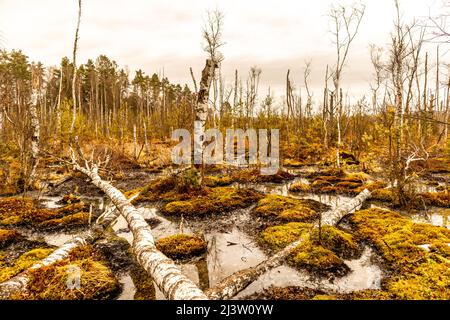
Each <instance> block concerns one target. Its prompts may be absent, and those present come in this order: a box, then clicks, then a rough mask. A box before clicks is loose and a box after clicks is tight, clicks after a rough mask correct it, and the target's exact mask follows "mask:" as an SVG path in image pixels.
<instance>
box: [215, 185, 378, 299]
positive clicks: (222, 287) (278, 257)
mask: <svg viewBox="0 0 450 320" xmlns="http://www.w3.org/2000/svg"><path fill="white" fill-rule="evenodd" d="M370 196H371V193H370V191H369V190H367V189H364V191H362V192H361V193H360V194H359V195H358V196H356V197H355V198H353V199H352V200H350V201H349V202H347V203H345V204H343V205H342V206H340V207H338V208H336V209H335V210H332V211H329V212H327V213H325V214H323V215H325V216H326V217H329V218H327V219H326V220H324V221H322V224H330V225H335V224H337V223H339V221H340V220H341V219H342V218H343V217H345V216H346V215H347V214H350V213H352V212H353V211H354V210H357V209H358V208H359V207H361V205H362V204H363V202H364V201H365V200H366V199H368V198H369V197H370ZM302 241H303V239H300V240H297V241H295V242H293V243H291V244H290V245H288V246H287V247H285V248H284V249H283V250H281V251H280V252H278V253H276V254H275V255H273V256H271V257H270V258H269V259H267V260H264V261H263V262H261V263H259V264H258V265H257V266H255V267H251V268H248V269H245V270H241V271H238V272H236V273H234V274H232V275H230V276H229V277H226V278H225V279H223V280H222V281H220V282H219V283H218V284H217V285H216V286H215V287H214V288H211V289H210V290H208V291H207V292H206V295H207V296H208V297H209V299H212V300H223V299H230V298H232V297H234V296H235V295H237V294H238V293H239V292H241V291H242V290H244V289H245V288H247V287H248V286H249V285H250V284H251V283H252V282H254V281H255V280H257V279H258V278H259V276H261V275H262V274H264V273H265V272H267V271H269V270H270V269H273V268H276V267H278V266H280V265H281V264H282V263H283V261H284V259H286V257H287V256H289V254H290V253H291V252H292V251H293V250H294V249H295V248H296V247H297V246H298V245H300V244H301V243H302Z"/></svg>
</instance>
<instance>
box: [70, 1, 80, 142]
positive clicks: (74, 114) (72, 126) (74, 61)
mask: <svg viewBox="0 0 450 320" xmlns="http://www.w3.org/2000/svg"><path fill="white" fill-rule="evenodd" d="M80 21H81V0H78V18H77V27H76V30H75V40H74V42H73V55H72V64H73V78H72V103H73V106H72V123H71V124H70V134H73V131H74V129H75V121H76V118H77V93H76V87H77V47H78V39H79V38H78V32H79V30H80Z"/></svg>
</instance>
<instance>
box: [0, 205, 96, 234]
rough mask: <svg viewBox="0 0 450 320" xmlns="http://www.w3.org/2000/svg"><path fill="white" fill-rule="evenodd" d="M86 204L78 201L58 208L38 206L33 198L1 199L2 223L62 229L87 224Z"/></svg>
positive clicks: (0, 222) (0, 215)
mask: <svg viewBox="0 0 450 320" xmlns="http://www.w3.org/2000/svg"><path fill="white" fill-rule="evenodd" d="M84 209H85V204H84V203H83V202H77V203H74V204H69V205H67V206H64V207H62V208H58V209H52V210H50V209H44V208H38V207H37V206H36V205H35V202H34V201H33V200H32V199H27V198H4V199H0V225H3V226H26V227H32V228H37V229H60V228H64V227H75V226H85V225H87V223H88V213H87V212H85V211H84Z"/></svg>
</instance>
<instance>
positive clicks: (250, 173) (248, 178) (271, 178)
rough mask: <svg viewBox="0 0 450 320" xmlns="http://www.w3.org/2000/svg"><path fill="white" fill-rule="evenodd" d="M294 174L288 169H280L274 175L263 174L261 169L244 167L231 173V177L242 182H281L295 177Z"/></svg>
mask: <svg viewBox="0 0 450 320" xmlns="http://www.w3.org/2000/svg"><path fill="white" fill-rule="evenodd" d="M294 177H295V176H294V175H293V174H290V173H289V172H287V171H283V170H279V171H278V172H277V173H276V174H274V175H263V174H261V170H260V169H257V168H255V169H244V170H238V171H235V172H234V173H233V174H232V175H231V179H232V180H233V181H236V182H240V183H264V182H272V183H281V182H283V181H287V180H292V179H294Z"/></svg>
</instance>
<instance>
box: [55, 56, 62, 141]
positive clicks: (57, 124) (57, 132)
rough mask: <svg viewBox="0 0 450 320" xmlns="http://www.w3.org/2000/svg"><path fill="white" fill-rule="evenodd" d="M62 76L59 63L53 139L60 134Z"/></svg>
mask: <svg viewBox="0 0 450 320" xmlns="http://www.w3.org/2000/svg"><path fill="white" fill-rule="evenodd" d="M63 77H64V71H63V66H62V63H61V71H60V75H59V88H58V101H57V103H56V112H55V113H56V127H55V133H54V137H55V140H56V139H57V138H58V136H59V135H60V134H61V95H62V87H63Z"/></svg>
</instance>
